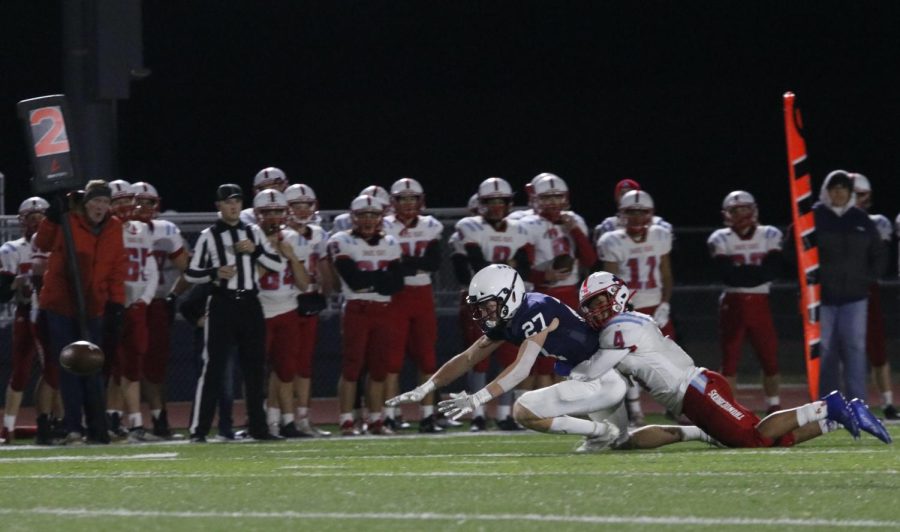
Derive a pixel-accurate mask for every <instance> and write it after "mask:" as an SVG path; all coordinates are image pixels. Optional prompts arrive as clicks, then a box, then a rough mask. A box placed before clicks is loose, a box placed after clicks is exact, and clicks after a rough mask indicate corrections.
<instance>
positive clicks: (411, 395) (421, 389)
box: [384, 381, 434, 407]
mask: <svg viewBox="0 0 900 532" xmlns="http://www.w3.org/2000/svg"><path fill="white" fill-rule="evenodd" d="M433 391H434V383H433V382H431V381H426V382H425V383H424V384H421V385H419V386H416V387H415V388H414V389H412V390H410V391H408V392H405V393H401V394H400V395H398V396H397V397H391V398H390V399H388V400H387V401H385V402H384V404H385V406H391V407H394V406H398V405H402V404H404V403H419V402H421V401H422V399H425V396H426V395H428V394H429V393H431V392H433Z"/></svg>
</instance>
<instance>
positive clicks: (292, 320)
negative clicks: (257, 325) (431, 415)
mask: <svg viewBox="0 0 900 532" xmlns="http://www.w3.org/2000/svg"><path fill="white" fill-rule="evenodd" d="M266 354H267V355H268V357H269V364H270V365H271V366H272V371H273V372H275V374H276V375H277V376H278V380H280V381H281V382H283V383H288V382H294V377H295V376H296V375H297V360H298V359H299V358H300V315H299V314H297V312H296V311H295V310H291V311H289V312H285V313H283V314H279V315H277V316H273V317H271V318H266Z"/></svg>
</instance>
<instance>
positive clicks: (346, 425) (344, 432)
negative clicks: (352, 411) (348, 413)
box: [341, 419, 360, 436]
mask: <svg viewBox="0 0 900 532" xmlns="http://www.w3.org/2000/svg"><path fill="white" fill-rule="evenodd" d="M359 434H360V432H359V430H357V428H356V426H355V425H354V423H353V421H352V420H349V419H348V420H347V421H344V422H343V423H341V436H359Z"/></svg>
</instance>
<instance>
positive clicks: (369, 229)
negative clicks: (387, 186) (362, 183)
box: [350, 189, 384, 238]
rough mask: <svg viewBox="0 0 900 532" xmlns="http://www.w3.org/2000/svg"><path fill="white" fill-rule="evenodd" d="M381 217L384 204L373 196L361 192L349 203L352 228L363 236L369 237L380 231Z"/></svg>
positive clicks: (382, 216)
mask: <svg viewBox="0 0 900 532" xmlns="http://www.w3.org/2000/svg"><path fill="white" fill-rule="evenodd" d="M382 190H384V189H382ZM383 218H384V204H383V203H382V202H381V201H379V200H378V199H377V198H375V197H374V196H369V195H367V194H362V195H359V196H357V197H356V198H355V199H354V200H353V201H352V202H351V203H350V220H351V221H352V222H353V230H354V231H355V232H357V233H359V234H360V236H362V237H363V238H370V237H372V236H374V235H375V234H376V233H377V232H378V231H380V230H381V222H382V220H383Z"/></svg>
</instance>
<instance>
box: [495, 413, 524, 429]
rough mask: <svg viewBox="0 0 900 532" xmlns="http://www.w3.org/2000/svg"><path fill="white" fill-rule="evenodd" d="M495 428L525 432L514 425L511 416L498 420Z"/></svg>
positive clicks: (517, 425)
mask: <svg viewBox="0 0 900 532" xmlns="http://www.w3.org/2000/svg"><path fill="white" fill-rule="evenodd" d="M497 428H498V429H500V430H525V429H523V428H522V427H520V426H519V424H518V423H516V420H515V419H513V417H512V416H506V419H498V420H497Z"/></svg>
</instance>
